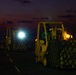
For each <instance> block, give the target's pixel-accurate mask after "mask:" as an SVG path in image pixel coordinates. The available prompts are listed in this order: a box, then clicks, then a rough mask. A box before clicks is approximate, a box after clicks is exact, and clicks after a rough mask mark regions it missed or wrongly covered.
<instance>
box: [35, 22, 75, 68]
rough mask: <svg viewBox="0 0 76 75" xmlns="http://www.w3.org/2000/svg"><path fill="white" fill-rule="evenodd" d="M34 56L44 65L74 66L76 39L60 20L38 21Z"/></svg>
mask: <svg viewBox="0 0 76 75" xmlns="http://www.w3.org/2000/svg"><path fill="white" fill-rule="evenodd" d="M35 56H36V57H35V59H36V63H38V62H41V63H43V65H44V66H48V65H49V66H51V67H60V68H76V40H75V39H73V36H72V35H70V34H68V33H67V32H66V31H65V28H64V24H63V23H62V22H38V29H37V36H36V39H35Z"/></svg>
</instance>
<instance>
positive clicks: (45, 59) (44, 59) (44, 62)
mask: <svg viewBox="0 0 76 75" xmlns="http://www.w3.org/2000/svg"><path fill="white" fill-rule="evenodd" d="M42 62H43V65H44V67H46V66H47V58H46V57H44V58H43V61H42Z"/></svg>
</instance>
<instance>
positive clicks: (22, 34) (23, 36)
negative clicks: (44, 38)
mask: <svg viewBox="0 0 76 75" xmlns="http://www.w3.org/2000/svg"><path fill="white" fill-rule="evenodd" d="M17 37H18V38H19V39H24V38H26V34H25V32H23V31H19V32H18V34H17Z"/></svg>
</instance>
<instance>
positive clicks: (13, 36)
mask: <svg viewBox="0 0 76 75" xmlns="http://www.w3.org/2000/svg"><path fill="white" fill-rule="evenodd" d="M20 29H21V28H20V27H17V26H15V27H14V26H13V27H8V28H7V32H6V49H7V50H20V51H21V50H26V40H25V39H24V40H20V39H18V36H17V34H18V32H19V31H20Z"/></svg>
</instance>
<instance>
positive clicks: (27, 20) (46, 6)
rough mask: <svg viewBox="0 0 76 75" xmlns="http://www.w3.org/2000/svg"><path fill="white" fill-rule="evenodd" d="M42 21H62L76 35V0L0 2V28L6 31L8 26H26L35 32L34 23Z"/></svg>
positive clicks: (9, 0) (14, 0) (6, 0)
mask: <svg viewBox="0 0 76 75" xmlns="http://www.w3.org/2000/svg"><path fill="white" fill-rule="evenodd" d="M41 20H42V21H44V20H49V21H62V22H63V23H64V24H65V27H67V29H68V30H69V32H71V33H73V34H74V35H76V0H0V26H1V27H3V29H4V30H5V28H6V27H7V26H8V25H24V26H25V27H26V29H27V30H29V31H33V32H35V30H36V26H37V25H36V23H34V21H41ZM3 29H1V30H3ZM0 34H1V31H0Z"/></svg>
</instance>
